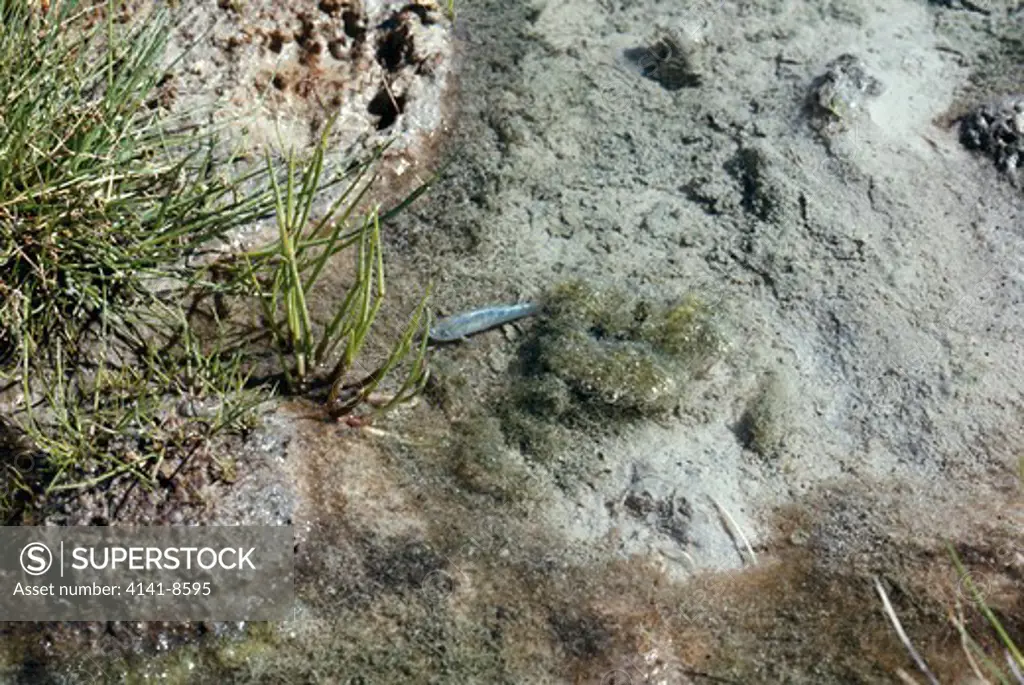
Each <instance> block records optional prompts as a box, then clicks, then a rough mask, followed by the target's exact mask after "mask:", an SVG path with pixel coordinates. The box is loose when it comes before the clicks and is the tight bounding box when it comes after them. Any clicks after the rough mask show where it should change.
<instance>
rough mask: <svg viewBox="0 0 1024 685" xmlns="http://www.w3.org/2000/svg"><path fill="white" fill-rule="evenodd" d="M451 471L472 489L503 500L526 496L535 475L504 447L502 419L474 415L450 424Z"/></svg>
mask: <svg viewBox="0 0 1024 685" xmlns="http://www.w3.org/2000/svg"><path fill="white" fill-rule="evenodd" d="M452 436H453V437H452V450H451V454H452V460H453V473H454V475H455V477H456V479H457V480H458V481H459V483H460V485H462V486H463V487H465V488H466V489H467V490H469V491H471V492H476V493H479V494H485V495H489V496H491V497H493V498H495V499H497V500H500V501H504V502H518V501H522V500H525V499H529V498H530V497H531V495H534V494H535V492H534V490H535V482H534V478H535V477H534V475H533V474H532V472H531V470H530V466H529V464H527V463H525V462H524V461H523V459H522V457H521V455H520V454H518V453H515V452H514V451H513V450H511V449H509V448H508V447H507V446H506V440H505V434H504V432H503V431H502V426H501V421H500V420H499V419H497V418H496V417H493V416H487V415H476V416H473V417H470V418H468V419H465V420H462V421H458V422H456V423H455V424H454V425H453V426H452Z"/></svg>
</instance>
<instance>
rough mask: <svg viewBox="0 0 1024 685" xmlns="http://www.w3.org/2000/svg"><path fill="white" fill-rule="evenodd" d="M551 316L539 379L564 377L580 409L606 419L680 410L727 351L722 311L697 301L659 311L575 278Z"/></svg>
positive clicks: (549, 309)
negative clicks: (691, 387) (698, 379)
mask: <svg viewBox="0 0 1024 685" xmlns="http://www.w3.org/2000/svg"><path fill="white" fill-rule="evenodd" d="M544 315H545V318H544V320H542V323H541V325H540V326H539V328H538V332H537V337H536V340H535V341H534V345H535V355H534V359H535V361H536V366H535V368H534V372H535V373H534V375H535V376H539V377H540V378H541V379H542V382H545V383H548V384H550V383H551V381H550V380H549V378H550V377H553V378H555V379H557V380H558V381H560V382H561V383H562V384H564V386H565V387H566V388H567V389H568V390H569V391H570V393H571V396H572V397H573V398H574V401H575V404H576V409H577V410H579V411H583V412H589V413H594V412H597V413H600V414H603V415H604V416H605V417H611V418H626V419H633V418H639V417H643V416H651V415H657V414H662V413H664V412H667V411H670V410H672V409H673V408H675V407H676V406H677V405H678V403H679V401H680V400H681V398H682V396H683V394H684V391H685V389H686V387H687V386H688V384H689V382H690V381H691V380H692V379H693V378H694V377H695V376H697V375H699V374H700V373H702V372H703V371H705V370H706V369H707V368H708V367H709V366H710V364H711V363H713V362H714V360H715V359H716V358H717V357H718V355H719V354H720V353H721V352H722V351H723V349H724V338H723V336H722V334H721V332H720V329H719V326H718V325H717V321H716V316H715V312H714V311H713V310H712V309H711V308H710V307H709V306H708V305H707V304H705V303H703V302H702V301H701V300H699V299H698V298H696V297H693V296H688V297H686V298H685V299H683V301H682V302H681V303H678V304H675V305H672V306H658V305H656V304H654V303H651V302H649V301H647V300H643V299H635V300H631V299H630V298H628V297H627V296H625V295H624V294H623V293H622V292H620V291H615V290H611V291H604V290H600V289H596V288H593V287H591V286H589V285H587V284H584V283H582V282H579V281H574V282H570V283H567V284H563V285H561V286H558V287H557V288H555V289H554V290H553V291H552V293H551V294H550V296H549V297H548V299H547V301H546V302H545V309H544ZM568 411H569V410H568V408H566V409H564V410H563V411H562V412H561V414H565V413H567V412H568Z"/></svg>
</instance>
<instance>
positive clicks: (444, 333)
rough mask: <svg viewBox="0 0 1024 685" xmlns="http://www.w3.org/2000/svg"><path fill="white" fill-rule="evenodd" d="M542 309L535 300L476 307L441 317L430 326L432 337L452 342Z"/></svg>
mask: <svg viewBox="0 0 1024 685" xmlns="http://www.w3.org/2000/svg"><path fill="white" fill-rule="evenodd" d="M539 311H540V305H539V304H537V303H535V302H522V303H520V304H509V305H498V306H494V307H484V308H483V309H474V310H473V311H471V312H463V313H462V314H456V315H454V316H449V317H447V318H444V319H440V320H438V321H437V323H435V324H434V325H433V326H431V327H430V339H431V340H433V341H434V342H451V341H453V340H462V339H463V338H465V337H467V336H470V335H473V334H475V333H480V332H481V331H486V330H489V329H491V328H494V327H495V326H500V325H502V324H505V323H509V322H510V321H515V320H516V319H522V318H523V317H526V316H533V315H534V314H536V313H537V312H539Z"/></svg>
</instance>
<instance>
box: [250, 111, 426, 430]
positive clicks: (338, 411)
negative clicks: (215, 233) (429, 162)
mask: <svg viewBox="0 0 1024 685" xmlns="http://www.w3.org/2000/svg"><path fill="white" fill-rule="evenodd" d="M329 132H330V125H328V126H327V127H325V131H324V133H323V137H322V139H321V144H320V146H319V147H318V148H317V150H316V151H315V152H314V154H313V156H312V158H311V159H310V160H309V162H308V163H307V164H306V165H305V167H304V169H303V170H302V172H301V174H297V173H296V163H295V157H294V155H291V156H289V159H288V169H287V173H286V175H285V179H284V183H283V184H281V183H279V182H278V181H277V180H276V179H275V180H273V191H274V199H275V203H276V207H277V225H278V238H277V240H276V241H275V242H274V243H272V244H271V245H269V246H268V247H266V248H264V249H261V250H259V251H256V252H252V253H248V254H246V255H244V256H243V259H244V262H245V265H246V266H245V274H246V277H247V279H248V280H249V281H250V282H251V284H252V286H253V289H254V292H255V293H256V295H257V297H258V298H259V302H260V306H261V309H262V312H263V318H264V322H265V323H266V325H267V327H268V328H269V330H270V335H271V346H272V348H273V350H274V353H275V354H276V355H277V358H278V360H279V362H280V366H281V370H282V373H283V375H284V379H285V383H286V385H287V388H288V390H289V391H290V392H301V391H303V390H306V389H308V388H309V387H310V386H311V385H329V386H330V388H331V389H330V392H329V394H328V406H329V409H330V411H331V413H332V414H333V415H335V416H341V415H344V414H347V413H349V412H350V411H351V410H352V409H354V408H355V407H356V406H358V405H360V404H362V403H363V402H364V401H365V400H366V399H367V398H368V397H369V395H370V394H371V393H372V392H373V391H374V390H376V388H377V387H378V386H379V385H380V383H381V382H382V381H383V380H384V378H385V377H386V376H387V375H388V374H389V373H391V371H393V370H394V369H395V368H396V367H398V366H399V365H401V364H402V363H403V362H404V361H406V360H407V358H408V357H409V356H410V354H413V352H414V348H415V353H414V358H413V359H412V362H411V366H410V368H409V370H408V373H407V375H406V378H405V381H404V382H403V383H402V385H401V387H400V388H399V389H398V391H397V392H396V393H394V395H393V396H392V397H391V398H390V399H389V400H387V401H386V402H384V403H383V406H382V407H381V408H380V411H386V410H387V409H388V408H390V407H392V406H394V405H395V404H398V403H401V402H405V401H407V400H409V399H410V398H411V397H413V396H415V395H416V394H417V393H419V392H420V391H422V389H423V387H424V385H425V383H426V381H427V364H426V344H427V335H426V333H427V331H428V330H429V325H430V324H429V314H428V312H427V309H426V302H427V298H426V296H425V297H424V298H423V300H422V301H421V302H420V305H419V307H418V308H417V310H416V311H415V313H414V314H413V316H412V319H411V321H410V323H409V325H408V326H407V328H406V330H405V331H404V332H403V334H402V335H401V337H400V339H399V341H398V342H397V344H396V345H395V346H394V348H393V350H392V352H391V354H390V355H389V356H388V357H387V359H386V360H385V361H384V363H383V364H382V365H381V366H380V367H379V368H377V369H376V370H375V371H374V372H373V373H371V374H369V375H367V376H365V377H363V378H361V379H359V380H358V381H356V382H346V380H347V377H348V373H349V371H350V370H351V369H352V367H353V364H354V362H355V360H356V359H357V358H358V357H359V355H360V353H361V352H362V350H363V347H364V345H365V343H366V340H367V336H368V335H369V333H370V330H371V328H372V326H373V324H374V322H375V321H376V319H377V315H378V313H379V312H380V308H381V305H382V304H383V302H384V298H385V295H386V289H385V280H384V258H383V250H382V245H381V232H380V214H379V209H377V208H374V209H373V210H371V211H370V212H369V213H368V214H366V215H365V216H364V217H363V218H362V221H361V224H360V225H359V226H358V227H356V228H351V226H350V223H349V222H350V218H351V216H352V214H353V212H354V211H355V209H356V207H358V206H359V203H360V201H361V200H362V198H363V197H364V196H365V194H366V192H367V191H368V189H369V188H370V183H363V180H364V177H365V175H366V172H367V170H368V169H369V167H370V164H372V162H373V161H374V160H371V161H370V162H368V163H367V164H364V165H361V166H358V167H356V168H355V170H354V171H352V172H349V173H347V174H343V175H342V178H341V179H335V181H334V182H335V183H337V182H340V181H342V180H347V181H348V187H347V189H346V190H345V191H344V192H343V193H342V194H341V195H340V196H339V197H338V198H337V199H336V200H335V201H334V202H333V203H332V204H331V205H330V207H329V208H328V209H327V211H326V212H325V213H324V214H323V216H321V217H320V218H319V219H318V220H316V221H311V220H310V216H311V214H312V208H313V205H314V202H315V201H316V198H317V197H318V194H319V192H320V191H321V185H322V183H321V179H322V175H323V169H324V154H325V150H326V148H327V139H328V135H329ZM267 166H268V172H269V173H270V174H271V175H272V174H273V168H272V163H271V161H270V159H269V157H268V159H267ZM272 178H273V176H272ZM349 249H351V250H353V252H354V254H355V260H356V264H355V274H356V275H355V281H354V283H353V284H352V286H351V287H350V288H349V290H348V292H347V293H346V294H345V296H344V298H342V299H341V300H340V302H339V304H338V306H337V307H336V308H335V311H334V314H333V316H332V317H331V319H330V320H329V321H327V322H326V323H324V324H319V325H318V324H317V323H316V322H314V321H313V319H312V316H311V313H310V308H309V299H310V294H311V293H312V291H313V288H314V287H315V286H316V284H317V282H318V279H319V278H320V276H321V275H322V274H323V271H324V268H325V266H326V265H327V264H328V262H329V261H330V260H331V258H332V257H334V256H335V255H337V254H338V253H340V252H343V251H345V250H349ZM336 353H338V354H337V355H336ZM335 356H337V360H336V361H335V362H334V364H333V365H331V364H330V362H329V360H331V359H332V358H334V357H335ZM328 367H330V368H329V369H328Z"/></svg>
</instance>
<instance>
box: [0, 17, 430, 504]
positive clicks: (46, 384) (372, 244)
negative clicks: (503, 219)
mask: <svg viewBox="0 0 1024 685" xmlns="http://www.w3.org/2000/svg"><path fill="white" fill-rule="evenodd" d="M116 10H117V7H116V6H115V4H114V3H113V2H111V3H108V4H107V5H102V4H100V5H91V4H85V3H81V4H80V3H79V2H78V1H77V0H65V1H62V2H60V3H54V4H53V5H51V6H50V7H49V10H48V11H40V9H39V8H37V7H36V6H35V5H34V4H32V3H28V2H19V1H18V0H0V12H2V15H3V17H4V26H3V30H2V31H0V65H3V66H4V69H0V99H2V107H0V111H2V112H3V117H0V296H2V303H0V348H3V349H0V352H2V353H3V354H2V355H0V356H2V357H5V359H4V360H0V361H2V363H3V364H4V365H6V367H7V368H6V372H5V376H6V377H7V380H8V381H10V382H13V384H15V385H17V384H20V385H21V389H22V395H23V397H24V400H23V403H22V406H20V407H19V408H18V412H17V413H16V414H15V415H14V416H13V417H12V422H13V424H14V427H13V430H14V432H15V433H16V434H17V439H18V441H19V445H21V444H22V442H24V447H25V451H26V452H30V453H32V454H34V455H35V456H33V458H32V467H31V471H32V473H21V472H20V471H19V470H18V469H14V470H13V471H12V470H11V469H6V470H5V474H7V475H5V476H4V479H3V486H4V487H3V490H4V492H2V493H0V505H2V506H0V508H2V509H3V512H0V513H3V514H4V515H5V516H6V515H7V514H9V513H10V510H11V508H12V504H11V503H12V502H13V501H14V500H16V499H18V498H17V496H15V495H14V494H12V492H13V491H16V490H22V491H31V492H32V493H34V494H40V493H41V494H43V495H50V494H55V493H60V492H64V491H74V490H82V489H90V488H102V487H106V486H107V485H108V484H110V483H112V482H115V481H116V482H123V481H124V480H125V478H127V479H129V480H131V481H132V483H133V484H139V483H141V484H142V485H143V486H155V485H156V479H157V476H158V474H164V476H166V473H167V471H168V469H167V468H166V467H167V465H168V463H169V462H176V463H178V464H179V465H182V464H184V463H185V462H186V461H187V460H188V459H189V457H190V455H191V454H193V453H194V452H195V451H196V450H197V449H198V448H199V447H201V446H203V445H206V444H209V442H210V441H211V440H212V439H213V438H214V437H215V436H217V435H221V434H223V433H225V432H237V431H241V430H244V429H245V428H246V427H247V426H249V425H251V422H252V419H253V418H254V412H255V408H256V406H257V405H258V404H259V402H260V401H261V400H262V399H265V397H266V394H267V393H266V391H267V390H272V388H267V387H264V386H259V384H257V386H258V387H256V388H255V389H253V390H250V389H249V386H251V385H252V384H253V381H252V379H251V371H252V369H253V365H254V362H253V359H254V356H255V353H254V350H253V349H252V346H251V343H252V341H251V340H242V341H239V340H232V341H231V342H228V337H227V334H226V333H225V329H224V327H222V326H221V324H222V322H220V321H215V323H216V324H217V325H216V326H215V330H214V331H213V332H212V335H211V334H209V333H210V332H209V331H207V330H206V329H203V330H200V329H197V328H195V327H194V325H193V321H192V320H191V318H190V316H186V315H185V313H184V310H185V309H189V308H191V307H192V306H193V305H192V304H189V301H190V300H191V298H194V297H198V298H200V299H201V298H203V297H205V296H206V295H210V294H214V295H215V296H216V297H219V298H237V297H240V296H241V297H244V296H247V295H250V294H251V290H250V288H251V287H252V286H253V285H255V287H256V294H257V295H258V297H259V301H260V304H261V307H262V309H263V312H264V315H265V319H266V323H267V325H268V326H269V328H270V337H271V340H272V346H273V347H274V349H275V350H276V351H277V352H278V359H279V361H280V364H281V369H282V375H283V376H284V378H285V380H286V382H287V386H288V388H289V389H290V390H292V391H295V392H299V391H303V390H306V389H308V388H310V387H311V386H313V385H315V384H316V382H319V383H320V384H324V383H326V384H328V385H330V386H331V387H332V390H331V393H330V399H331V400H332V401H333V402H334V404H333V405H332V412H334V413H336V414H338V415H340V414H344V413H347V412H349V411H351V410H352V409H353V408H354V407H355V406H358V405H359V404H361V403H363V402H364V401H365V400H367V399H368V398H369V397H370V395H371V393H373V392H374V390H375V389H377V388H378V387H379V385H380V384H381V383H382V381H383V380H384V379H385V377H387V376H389V375H390V374H391V373H392V372H393V371H394V370H395V369H396V368H398V367H400V366H401V367H405V368H407V369H408V371H407V374H406V376H405V379H404V380H403V381H402V382H401V383H400V384H399V387H398V389H397V391H396V392H394V393H393V394H392V395H391V396H390V397H389V398H387V399H386V401H383V402H381V403H380V406H379V407H378V410H379V411H386V410H387V409H389V408H391V407H393V406H395V405H396V404H398V403H400V402H403V401H406V400H408V399H409V398H410V397H412V396H414V395H415V394H416V393H418V392H419V391H420V390H421V389H422V387H423V384H424V382H425V381H426V378H427V365H426V336H425V335H418V334H419V333H421V332H423V331H425V330H427V327H428V326H429V318H428V316H427V313H426V298H424V300H423V302H421V304H420V306H419V307H418V309H417V310H416V312H415V313H414V315H413V317H412V320H411V322H410V324H409V326H408V328H407V330H406V331H405V332H404V333H403V334H402V335H401V336H400V339H399V340H398V341H397V343H396V344H395V345H394V346H393V348H392V350H391V353H390V354H389V355H388V356H387V357H386V359H385V360H384V361H383V362H382V364H381V365H380V367H379V368H378V369H377V370H376V371H374V372H373V373H372V374H370V375H369V376H367V377H364V378H361V379H359V380H358V381H357V382H356V383H349V382H347V376H348V375H349V372H350V371H351V369H352V367H353V364H354V362H355V360H356V359H357V357H359V355H360V354H361V352H362V351H363V349H364V346H365V343H366V340H367V337H368V335H369V334H370V328H371V326H372V324H373V323H374V321H375V319H376V317H377V315H378V312H379V310H380V308H381V304H382V301H383V299H384V295H385V291H384V273H383V257H382V250H381V237H380V225H381V223H382V217H381V216H380V215H378V213H377V211H376V210H373V211H371V212H370V213H369V214H367V215H366V216H364V217H361V220H360V221H357V222H356V224H357V225H356V226H355V227H354V228H353V227H352V226H351V225H350V219H351V217H352V215H353V214H354V212H355V211H356V208H357V207H359V206H360V203H361V201H362V200H363V198H364V197H365V194H366V192H367V191H368V189H369V187H370V184H369V183H368V182H367V183H363V181H364V180H365V176H366V173H367V170H368V169H369V168H370V167H371V165H372V163H373V162H374V161H375V160H376V157H375V158H374V159H371V160H370V161H369V162H367V163H365V164H356V165H353V166H352V167H350V170H349V171H348V172H347V173H344V174H342V175H340V176H339V177H335V178H333V179H331V180H329V181H326V182H325V181H324V180H323V177H324V174H323V169H324V157H325V150H326V146H327V140H326V136H327V133H326V132H325V134H324V138H323V140H322V141H321V145H320V146H319V147H318V148H317V150H316V151H315V152H314V154H313V156H312V158H311V159H310V160H309V162H308V164H303V165H302V167H301V169H302V170H301V172H299V171H298V170H297V169H298V166H299V165H298V163H297V161H296V159H295V158H294V156H289V158H288V159H287V164H286V167H287V168H286V171H285V173H284V174H283V175H281V174H279V173H277V172H276V170H275V165H274V162H273V161H272V160H271V159H270V158H269V156H268V158H267V161H266V164H265V165H264V166H263V167H260V166H259V165H257V166H256V168H254V169H250V170H247V171H241V172H235V171H233V160H224V159H222V158H220V157H219V156H218V154H217V153H216V152H215V151H216V150H217V144H216V143H217V141H216V138H215V132H214V131H213V130H211V129H208V128H196V127H192V126H185V125H184V124H183V123H182V122H181V121H178V120H175V119H173V118H171V117H169V116H168V115H166V114H165V113H162V112H161V111H160V109H159V108H158V106H157V103H156V99H155V98H154V97H153V96H154V92H155V89H156V88H157V87H158V84H159V83H160V80H161V78H162V77H163V75H164V70H163V68H162V66H161V65H162V63H163V57H164V49H165V43H166V37H167V36H168V35H169V34H170V31H169V17H168V14H167V12H166V11H156V12H154V13H153V14H151V15H149V16H145V17H140V18H139V19H138V20H136V21H135V23H133V24H131V25H128V26H123V25H121V24H116V23H115V20H114V16H115V14H116ZM346 181H348V182H349V185H348V186H347V187H346V189H345V191H344V192H343V193H342V194H341V195H340V197H338V198H337V199H336V200H334V201H333V202H332V203H331V205H330V207H329V209H328V211H327V212H326V214H324V215H323V216H321V217H320V218H318V219H317V220H313V219H312V218H311V217H312V214H313V207H314V204H315V201H316V199H317V198H319V197H321V196H322V195H323V193H324V192H325V191H326V190H328V189H330V188H334V187H338V186H339V185H341V184H343V183H344V182H346ZM431 182H432V181H431ZM427 185H429V183H428V184H427ZM425 187H426V186H424V187H423V188H421V189H419V190H418V191H417V192H416V193H414V194H413V196H411V197H410V198H408V199H407V200H406V201H405V202H403V203H401V204H400V205H399V206H398V207H395V208H393V209H392V210H390V211H389V212H388V213H386V214H385V215H383V218H384V219H386V218H390V217H391V216H393V215H394V214H395V213H396V212H398V211H400V210H401V209H402V208H404V207H405V206H406V205H407V204H408V203H409V202H411V201H412V200H413V199H414V198H415V197H416V196H417V195H418V194H419V193H421V192H423V191H424V190H425ZM275 210H276V214H277V220H278V227H279V234H278V240H277V241H275V242H274V243H273V244H271V245H269V246H268V247H266V248H265V249H262V250H255V251H253V252H250V253H248V254H247V255H246V256H245V258H244V259H242V260H240V261H241V263H243V264H244V267H243V268H241V269H236V270H234V271H230V270H229V272H228V278H227V280H228V282H227V283H221V284H219V285H218V284H214V283H212V282H207V281H206V280H205V279H206V276H207V274H208V272H207V271H206V270H203V269H197V268H195V267H194V266H191V264H192V263H194V262H195V261H196V260H195V259H193V258H195V257H198V256H201V255H202V253H203V252H204V251H205V250H212V249H214V248H215V247H219V246H220V245H221V244H222V239H223V238H224V237H225V236H226V234H228V232H230V231H232V230H233V229H236V228H239V227H241V226H245V225H249V224H251V223H253V222H254V221H255V220H257V219H260V218H263V217H266V216H269V215H272V214H273V212H274V211H275ZM347 249H351V250H352V251H353V252H354V253H355V254H356V259H357V272H358V273H357V279H356V283H355V285H354V286H353V287H352V289H351V290H349V292H348V293H347V294H345V296H344V297H343V298H342V300H341V302H340V304H339V305H338V307H337V309H336V315H335V316H334V318H333V319H332V320H331V321H329V322H327V323H326V324H319V323H317V322H314V321H312V319H311V316H310V311H309V308H308V306H307V296H308V294H309V292H310V290H311V288H313V287H314V285H315V284H316V283H317V282H318V280H319V278H320V276H321V275H322V273H323V271H324V269H325V268H326V266H327V264H328V263H329V262H330V260H331V258H332V257H334V256H335V255H337V254H338V253H340V252H342V251H344V250H347ZM157 287H159V288H160V290H159V291H158V290H157ZM215 318H216V317H215ZM332 355H333V356H332ZM334 357H337V361H336V362H335V361H333V358H334ZM328 360H332V364H333V365H331V364H328ZM15 361H17V363H16V364H15V363H14V362H15ZM325 364H328V367H329V368H328V367H325V366H324V365H325ZM8 387H11V386H10V385H9V386H8ZM182 399H184V400H186V401H187V402H188V403H191V402H192V401H193V400H206V401H207V402H206V403H207V404H212V406H213V407H214V408H213V409H212V410H210V411H207V412H205V413H203V412H201V411H200V412H195V411H192V410H189V411H186V412H182V411H175V409H174V404H175V403H176V402H178V400H182ZM19 449H20V448H19ZM39 455H42V459H39V458H37V457H38V456H39ZM25 463H28V462H25ZM170 471H171V472H172V473H177V471H178V469H176V468H172V469H171V470H170ZM11 473H14V476H15V477H13V478H11V477H8V475H10V474H11ZM165 480H166V478H165Z"/></svg>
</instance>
